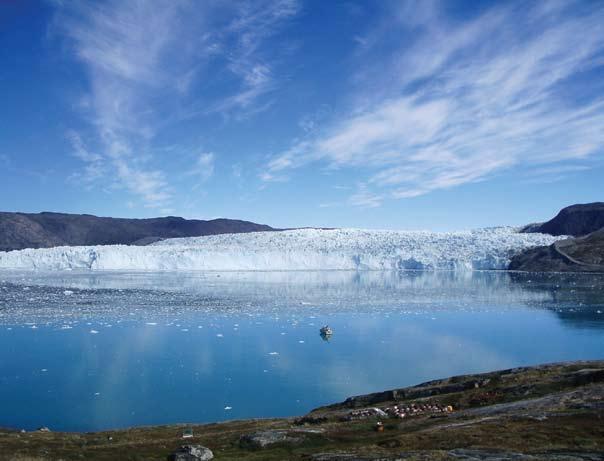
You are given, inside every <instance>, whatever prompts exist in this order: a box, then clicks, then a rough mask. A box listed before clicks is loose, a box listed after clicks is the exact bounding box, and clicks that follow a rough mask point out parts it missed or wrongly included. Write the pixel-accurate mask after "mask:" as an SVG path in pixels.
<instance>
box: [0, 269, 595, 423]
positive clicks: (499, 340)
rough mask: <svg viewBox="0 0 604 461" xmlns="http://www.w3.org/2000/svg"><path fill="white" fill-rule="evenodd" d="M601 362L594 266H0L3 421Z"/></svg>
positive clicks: (227, 404) (106, 419)
mask: <svg viewBox="0 0 604 461" xmlns="http://www.w3.org/2000/svg"><path fill="white" fill-rule="evenodd" d="M324 324H329V325H330V326H331V327H332V329H333V330H334V334H333V336H332V337H331V339H330V340H329V341H326V340H324V339H323V338H322V337H321V336H320V335H319V328H320V327H321V326H322V325H324ZM602 358H604V276H599V275H560V274H557V275H556V274H553V275H538V274H510V273H504V272H473V273H453V272H437V273H433V272H401V273H380V272H365V273H354V272H282V273H221V274H218V273H197V274H196V273H186V274H174V273H116V272H110V273H100V274H99V273H94V274H91V273H77V272H68V273H65V272H63V273H58V274H57V273H55V274H50V273H48V274H35V275H32V274H31V273H30V274H27V273H22V274H20V273H13V272H0V426H5V427H14V428H24V429H35V428H37V427H40V426H48V427H50V428H51V429H52V430H70V431H89V430H100V429H108V428H120V427H127V426H133V425H149V424H168V423H180V422H208V421H219V420H226V419H238V418H250V417H269V416H291V415H299V414H303V413H305V412H307V411H309V410H311V409H312V408H314V407H317V406H319V405H323V404H327V403H332V402H335V401H339V400H343V399H344V398H346V397H348V396H351V395H355V394H361V393H367V392H373V391H378V390H384V389H387V388H392V387H401V386H407V385H412V384H416V383H419V382H422V381H426V380H430V379H435V378H439V377H445V376H449V375H454V374H461V373H471V372H480V371H488V370H493V369H499V368H509V367H514V366H520V365H529V364H536V363H542V362H553V361H562V360H576V359H602Z"/></svg>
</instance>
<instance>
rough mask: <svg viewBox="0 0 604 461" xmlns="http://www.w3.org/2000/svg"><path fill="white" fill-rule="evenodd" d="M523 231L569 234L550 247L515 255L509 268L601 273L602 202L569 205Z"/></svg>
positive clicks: (603, 242) (603, 266) (603, 247)
mask: <svg viewBox="0 0 604 461" xmlns="http://www.w3.org/2000/svg"><path fill="white" fill-rule="evenodd" d="M522 232H525V233H533V232H540V233H544V234H550V235H555V236H558V235H572V236H574V237H576V238H570V239H566V240H560V241H557V242H555V243H553V244H552V245H549V246H539V247H535V248H529V249H526V250H524V251H522V252H521V253H519V254H517V255H515V256H514V257H513V258H512V260H511V261H510V264H509V266H508V269H510V270H519V271H529V272H604V202H595V203H587V204H583V205H572V206H569V207H566V208H564V209H562V210H561V211H560V213H558V214H557V215H556V216H555V217H554V218H553V219H551V220H549V221H547V222H545V223H542V224H530V225H528V226H526V227H525V228H524V229H522Z"/></svg>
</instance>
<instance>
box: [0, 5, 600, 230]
mask: <svg viewBox="0 0 604 461" xmlns="http://www.w3.org/2000/svg"><path fill="white" fill-rule="evenodd" d="M603 178H604V1H573V0H565V1H557V0H550V1H542V2H523V1H518V2H514V1H511V2H504V1H500V2H491V1H484V0H473V1H461V0H451V1H442V2H439V1H432V0H418V1H405V0H396V1H388V0H383V1H375V0H372V1H352V0H346V1H340V0H333V1H328V2H326V1H322V0H257V1H237V2H224V1H218V0H216V1H213V0H204V1H202V2H200V1H195V0H191V1H187V0H148V1H142V0H129V1H127V2H124V1H119V0H118V1H95V2H92V1H91V2H86V1H68V0H54V1H51V0H46V1H42V0H39V1H33V0H4V1H0V210H3V211H22V212H40V211H57V212H69V213H89V214H96V215H101V216H116V217H141V218H142V217H154V216H167V215H172V216H184V217H186V218H199V219H212V218H216V217H226V218H236V219H246V220H251V221H255V222H260V223H265V224H270V225H273V226H276V227H298V226H323V227H361V228H383V229H431V230H442V231H447V230H458V229H468V228H475V227H485V226H497V225H521V224H526V223H530V222H535V221H543V220H547V219H550V218H551V217H553V216H554V215H555V214H556V213H557V211H558V210H559V209H560V208H562V207H564V206H567V205H570V204H573V203H586V202H593V201H602V200H604V180H603Z"/></svg>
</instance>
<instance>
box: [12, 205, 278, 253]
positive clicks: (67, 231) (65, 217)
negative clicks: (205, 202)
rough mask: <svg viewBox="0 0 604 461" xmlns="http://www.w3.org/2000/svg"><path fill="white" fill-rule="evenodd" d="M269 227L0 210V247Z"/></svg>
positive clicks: (131, 240) (131, 241) (132, 240)
mask: <svg viewBox="0 0 604 461" xmlns="http://www.w3.org/2000/svg"><path fill="white" fill-rule="evenodd" d="M270 230H275V229H273V228H271V227H270V226H266V225H263V224H256V223H253V222H249V221H239V220H235V219H213V220H210V221H203V220H197V219H189V220H188V219H183V218H178V217H174V216H168V217H164V218H150V219H123V218H104V217H98V216H92V215H87V214H83V215H79V214H66V213H47V212H44V213H36V214H33V213H5V212H0V251H11V250H21V249H24V248H50V247H56V246H76V245H118V244H124V245H146V244H149V243H152V242H155V241H157V240H161V239H165V238H175V237H200V236H204V235H216V234H231V233H233V234H235V233H246V232H257V231H270Z"/></svg>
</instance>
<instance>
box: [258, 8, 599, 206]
mask: <svg viewBox="0 0 604 461" xmlns="http://www.w3.org/2000/svg"><path fill="white" fill-rule="evenodd" d="M394 5H395V6H394V8H395V10H394V11H389V14H388V15H387V16H388V19H387V20H385V24H386V25H385V26H384V27H382V28H379V30H377V31H376V32H375V33H374V34H373V35H372V34H371V33H369V34H368V35H367V36H363V40H361V46H362V50H360V51H359V55H358V56H357V59H359V68H360V70H359V72H358V74H357V75H355V76H354V79H355V81H356V82H357V83H358V85H359V90H358V91H357V93H356V94H354V95H352V97H351V100H352V101H353V104H352V105H351V110H350V114H351V115H348V116H341V117H339V118H336V119H334V120H332V122H331V123H330V124H328V125H326V126H324V127H323V129H322V130H321V133H320V134H319V135H315V136H313V137H308V138H306V139H305V140H303V141H299V142H296V143H295V144H294V145H292V146H291V148H290V149H289V150H287V151H286V152H282V153H280V154H278V155H275V156H274V157H273V158H271V160H270V161H269V162H268V164H267V169H266V170H265V171H264V172H263V177H262V179H264V180H265V181H266V180H271V179H272V178H275V177H283V176H285V175H287V174H288V173H287V172H288V171H290V170H294V169H296V168H300V167H302V166H304V165H307V164H309V163H312V162H320V163H322V164H325V165H327V166H328V167H329V168H338V169H342V168H354V169H357V170H359V169H361V170H362V171H364V172H366V173H365V174H366V181H365V182H364V186H363V188H362V189H360V190H359V191H357V192H356V193H355V194H354V195H352V196H351V197H350V203H351V204H353V205H357V206H378V205H379V204H380V201H381V200H382V198H383V197H391V198H408V197H414V196H418V195H422V194H426V193H429V192H431V191H434V190H437V189H446V188H451V187H455V186H459V185H462V184H466V183H470V182H476V181H482V180H485V179H488V178H489V177H491V176H492V175H495V174H498V173H500V172H501V171H503V170H506V169H509V168H512V167H520V166H525V167H532V166H535V165H537V166H538V165H542V166H547V165H552V164H553V165H555V164H559V163H563V162H566V161H572V160H576V159H582V158H586V157H589V156H594V155H597V154H600V155H601V154H602V153H603V151H602V149H603V148H602V146H603V145H604V96H603V95H602V94H601V93H600V92H597V91H594V92H592V93H591V97H590V98H587V99H586V98H585V97H583V98H581V97H579V96H578V94H579V93H580V92H579V90H580V85H581V81H580V80H579V79H580V78H581V76H582V75H585V74H586V73H589V72H594V71H595V70H596V69H597V70H600V71H602V69H603V67H602V66H603V61H602V59H603V58H604V6H603V5H599V4H594V5H591V6H590V7H589V8H574V9H573V8H571V6H573V5H571V4H570V3H557V4H556V5H558V6H557V7H556V8H554V7H553V4H552V5H550V6H551V7H549V8H545V7H544V6H541V5H533V6H531V7H529V8H527V7H526V6H525V5H524V6H523V5H521V4H507V5H506V6H504V7H495V8H493V9H491V10H489V11H486V12H484V13H482V14H481V15H480V16H479V17H476V18H474V19H470V20H466V21H462V22H459V21H453V20H448V19H447V18H445V17H443V14H442V13H441V12H442V11H443V9H442V8H439V7H438V3H437V2H426V3H424V2H422V3H421V4H420V10H421V11H420V12H419V13H421V14H419V13H418V12H416V13H417V14H411V15H410V14H408V13H409V12H408V11H407V10H408V8H409V6H410V5H411V3H409V2H397V3H396V4H394ZM413 5H416V6H417V3H416V2H413ZM575 6H576V5H575ZM579 6H580V5H579ZM410 18H411V19H410ZM384 30H386V31H387V32H388V34H389V37H390V39H389V40H390V41H389V43H391V42H392V37H395V38H397V39H399V41H400V43H402V46H400V47H399V49H397V50H395V52H393V53H392V52H391V53H387V54H386V55H385V54H384V53H380V47H381V46H383V45H384V37H385V36H381V35H380V34H381V33H382V32H383V31H384ZM393 34H394V35H393ZM372 55H378V56H380V58H379V59H377V60H376V59H375V58H372V57H371V56H372ZM384 56H385V57H384ZM598 66H599V67H598ZM377 70H379V73H377ZM376 88H378V90H376ZM369 187H371V188H372V189H373V190H374V192H369V190H368V188H369Z"/></svg>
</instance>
